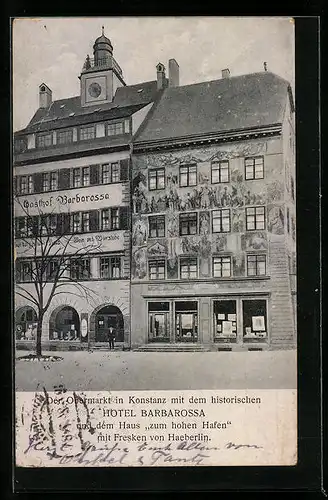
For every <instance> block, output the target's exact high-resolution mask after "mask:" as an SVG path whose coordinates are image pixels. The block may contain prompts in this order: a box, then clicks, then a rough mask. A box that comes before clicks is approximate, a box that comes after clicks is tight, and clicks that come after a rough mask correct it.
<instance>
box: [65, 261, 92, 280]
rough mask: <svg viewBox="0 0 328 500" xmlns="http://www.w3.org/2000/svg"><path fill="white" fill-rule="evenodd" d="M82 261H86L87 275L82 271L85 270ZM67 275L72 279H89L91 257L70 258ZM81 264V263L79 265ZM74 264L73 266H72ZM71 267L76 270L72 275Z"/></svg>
mask: <svg viewBox="0 0 328 500" xmlns="http://www.w3.org/2000/svg"><path fill="white" fill-rule="evenodd" d="M84 263H88V265H87V266H86V267H87V276H85V275H84V274H83V273H84V271H85V268H84ZM69 264H70V265H69V277H70V279H72V280H89V279H90V278H91V259H90V257H81V258H74V257H73V258H71V259H70V263H69ZM80 264H82V265H80ZM74 266H75V267H74ZM72 269H74V272H76V271H77V270H79V271H78V272H76V275H75V276H72Z"/></svg>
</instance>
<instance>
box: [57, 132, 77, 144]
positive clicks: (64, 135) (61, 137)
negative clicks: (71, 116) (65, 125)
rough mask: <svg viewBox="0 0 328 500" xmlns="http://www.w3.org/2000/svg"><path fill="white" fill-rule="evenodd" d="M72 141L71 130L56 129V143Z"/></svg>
mask: <svg viewBox="0 0 328 500" xmlns="http://www.w3.org/2000/svg"><path fill="white" fill-rule="evenodd" d="M71 142H73V130H58V131H57V144H69V143H71Z"/></svg>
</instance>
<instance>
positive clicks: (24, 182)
mask: <svg viewBox="0 0 328 500" xmlns="http://www.w3.org/2000/svg"><path fill="white" fill-rule="evenodd" d="M33 191H34V183H33V176H32V175H21V176H19V177H17V192H18V194H31V193H33Z"/></svg>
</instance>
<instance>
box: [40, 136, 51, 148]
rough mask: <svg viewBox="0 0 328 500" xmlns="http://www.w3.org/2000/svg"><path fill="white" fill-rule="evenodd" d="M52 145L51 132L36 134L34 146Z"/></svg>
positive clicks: (44, 146)
mask: <svg viewBox="0 0 328 500" xmlns="http://www.w3.org/2000/svg"><path fill="white" fill-rule="evenodd" d="M49 146H52V134H39V135H37V136H36V147H37V148H46V147H49Z"/></svg>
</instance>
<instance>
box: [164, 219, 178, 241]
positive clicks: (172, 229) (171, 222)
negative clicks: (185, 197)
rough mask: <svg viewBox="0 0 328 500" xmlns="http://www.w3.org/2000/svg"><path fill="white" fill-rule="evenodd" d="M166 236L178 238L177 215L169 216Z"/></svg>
mask: <svg viewBox="0 0 328 500" xmlns="http://www.w3.org/2000/svg"><path fill="white" fill-rule="evenodd" d="M167 235H168V237H169V238H175V237H176V236H179V216H178V214H174V213H173V214H169V215H168V220H167Z"/></svg>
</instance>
